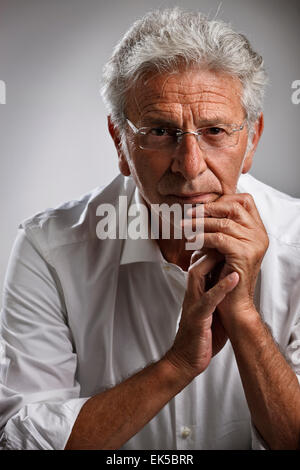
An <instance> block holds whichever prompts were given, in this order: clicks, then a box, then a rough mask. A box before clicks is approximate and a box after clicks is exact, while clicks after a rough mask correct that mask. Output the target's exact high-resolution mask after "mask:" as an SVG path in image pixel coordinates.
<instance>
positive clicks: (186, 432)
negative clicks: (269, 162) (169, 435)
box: [181, 426, 192, 439]
mask: <svg viewBox="0 0 300 470" xmlns="http://www.w3.org/2000/svg"><path fill="white" fill-rule="evenodd" d="M191 434H192V430H191V429H190V428H188V427H187V426H182V428H181V437H182V438H183V439H186V438H187V437H189V436H190V435H191Z"/></svg>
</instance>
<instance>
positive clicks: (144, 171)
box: [133, 155, 169, 185]
mask: <svg viewBox="0 0 300 470" xmlns="http://www.w3.org/2000/svg"><path fill="white" fill-rule="evenodd" d="M133 164H134V168H135V172H136V174H137V176H138V178H139V180H140V181H144V182H150V183H152V185H153V184H155V182H157V181H159V180H160V178H161V177H162V176H163V174H164V173H165V172H166V171H167V170H168V168H169V163H168V162H167V161H166V159H162V158H159V157H155V158H153V157H151V156H148V155H140V156H139V158H138V157H136V158H134V161H133Z"/></svg>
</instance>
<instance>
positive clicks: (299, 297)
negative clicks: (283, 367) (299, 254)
mask: <svg viewBox="0 0 300 470" xmlns="http://www.w3.org/2000/svg"><path fill="white" fill-rule="evenodd" d="M292 287H293V288H292V289H291V296H290V299H289V301H290V306H289V307H290V310H291V313H292V315H293V318H294V319H295V324H294V325H293V326H292V328H291V329H290V334H289V342H288V345H287V347H286V348H285V349H284V348H283V349H284V350H283V351H282V353H283V355H284V357H285V359H286V361H287V363H288V364H289V365H290V367H291V368H292V369H293V371H294V372H295V374H296V377H297V379H298V382H299V384H300V318H299V317H300V280H298V282H296V283H294V284H293V286H292ZM251 436H252V449H253V450H269V447H268V445H267V444H266V442H265V441H264V440H263V438H262V436H261V435H260V434H259V432H258V431H257V429H256V428H255V426H254V424H253V423H251Z"/></svg>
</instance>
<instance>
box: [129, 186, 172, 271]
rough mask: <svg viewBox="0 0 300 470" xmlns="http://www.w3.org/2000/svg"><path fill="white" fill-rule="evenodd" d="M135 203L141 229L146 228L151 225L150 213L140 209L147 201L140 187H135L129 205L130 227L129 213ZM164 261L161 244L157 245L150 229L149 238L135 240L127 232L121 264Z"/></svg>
mask: <svg viewBox="0 0 300 470" xmlns="http://www.w3.org/2000/svg"><path fill="white" fill-rule="evenodd" d="M134 205H135V206H136V208H137V210H138V212H137V216H139V220H140V223H141V229H142V227H143V228H144V229H145V228H146V227H147V226H148V225H149V221H148V214H146V213H145V211H144V210H140V207H141V205H143V206H144V207H145V203H144V201H143V199H142V196H141V194H140V192H139V190H138V188H135V191H134V193H133V195H132V198H131V201H130V203H129V206H128V211H127V228H128V227H129V224H130V220H132V219H131V218H130V217H129V215H128V214H129V213H130V208H131V207H133V206H134ZM146 217H147V219H146ZM125 233H127V231H125ZM164 261H165V260H164V258H163V256H162V254H161V251H160V249H159V246H158V245H157V243H156V241H155V240H154V239H152V238H151V232H150V230H148V238H137V239H136V240H133V239H132V238H130V237H129V236H128V234H127V238H126V239H125V240H124V244H123V251H122V255H121V261H120V264H121V265H122V264H129V263H138V262H152V263H153V262H159V263H161V262H164Z"/></svg>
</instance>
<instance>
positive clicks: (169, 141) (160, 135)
mask: <svg viewBox="0 0 300 470" xmlns="http://www.w3.org/2000/svg"><path fill="white" fill-rule="evenodd" d="M177 133H178V130H177V129H172V128H165V129H164V128H149V129H145V128H144V129H141V132H140V133H139V146H140V147H141V148H144V149H153V150H155V149H158V150H159V149H161V150H162V149H169V148H173V147H174V146H176V144H177Z"/></svg>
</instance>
